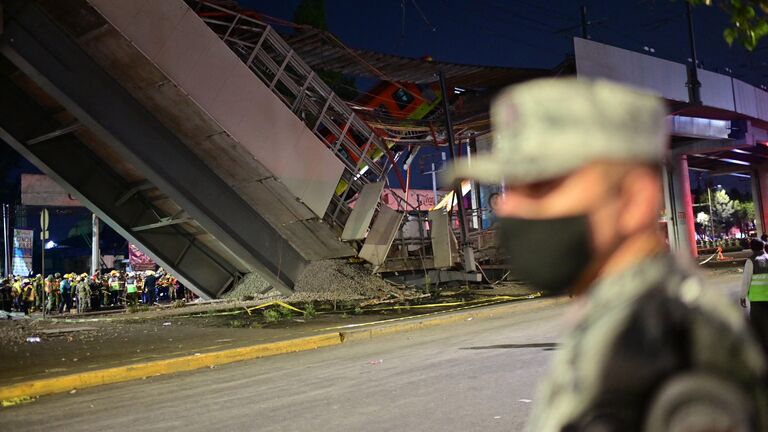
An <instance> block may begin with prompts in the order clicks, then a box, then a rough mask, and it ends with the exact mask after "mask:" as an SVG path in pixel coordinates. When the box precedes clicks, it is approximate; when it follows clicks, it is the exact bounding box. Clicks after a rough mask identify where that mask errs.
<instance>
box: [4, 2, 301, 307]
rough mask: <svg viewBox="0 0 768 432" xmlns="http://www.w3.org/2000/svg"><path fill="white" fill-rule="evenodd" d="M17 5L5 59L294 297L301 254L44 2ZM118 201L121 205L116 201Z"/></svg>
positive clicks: (10, 22)
mask: <svg viewBox="0 0 768 432" xmlns="http://www.w3.org/2000/svg"><path fill="white" fill-rule="evenodd" d="M11 3H13V6H14V11H15V13H14V14H13V16H10V17H9V19H8V20H7V23H6V24H7V26H6V32H5V34H4V35H3V38H2V41H1V47H0V51H1V52H2V53H3V55H5V56H6V57H7V58H9V59H10V60H11V61H12V62H13V63H14V64H15V65H16V66H17V67H19V69H21V70H22V71H23V72H24V73H25V74H27V75H28V76H29V77H30V78H32V79H33V81H35V83H36V84H37V85H38V86H40V87H41V88H42V89H43V90H44V91H46V92H47V93H48V94H49V95H51V96H52V97H54V98H55V99H56V100H57V101H58V102H59V103H60V104H61V105H63V106H64V107H65V108H66V109H67V110H68V111H70V112H71V113H73V114H74V115H75V116H76V117H77V118H78V120H79V121H80V122H81V123H82V124H83V125H84V126H85V127H87V128H88V129H89V130H91V131H92V132H94V133H95V134H96V135H97V136H98V137H99V138H100V140H102V141H103V142H104V143H105V144H106V145H108V146H109V147H110V148H112V149H113V150H114V151H116V152H117V153H118V154H119V155H120V156H121V157H122V158H124V159H125V160H126V161H127V162H128V163H130V164H131V165H132V166H134V167H136V168H137V169H139V170H140V171H141V172H142V174H143V175H144V176H145V177H146V178H147V180H148V181H149V182H151V183H152V184H154V185H155V186H157V187H158V189H159V190H160V191H161V192H162V193H163V194H165V195H167V196H168V197H169V198H170V199H171V200H173V201H174V202H175V203H177V204H178V205H179V206H181V207H182V208H183V209H184V210H185V211H186V213H187V214H188V215H189V216H190V217H191V218H193V219H194V220H195V221H196V222H197V223H198V224H199V225H200V226H202V227H203V228H204V229H205V230H206V231H208V232H209V233H211V234H212V235H213V237H214V238H216V240H217V241H219V242H221V244H222V245H223V246H224V247H225V248H226V249H227V250H229V251H231V252H232V253H233V254H234V255H235V256H237V257H238V258H239V259H241V260H243V261H244V262H246V263H248V265H249V266H250V267H251V268H252V269H253V270H254V271H257V272H258V273H259V274H260V275H261V276H263V277H264V278H265V279H267V280H268V281H269V282H270V283H271V284H272V285H273V286H274V287H275V288H277V289H279V290H281V291H283V292H284V293H289V292H291V291H292V287H293V284H294V281H295V280H296V279H297V278H298V276H299V274H300V273H301V272H302V271H303V269H304V268H305V266H306V265H307V263H306V261H305V260H304V259H303V258H302V257H301V255H300V254H299V253H298V252H297V251H296V250H295V249H294V248H293V247H291V246H290V245H289V244H288V243H287V242H286V241H285V240H284V239H283V238H281V237H280V236H279V234H278V233H277V232H276V231H275V230H274V229H273V228H272V227H271V226H270V225H269V224H268V223H267V222H266V221H265V220H264V219H263V218H262V217H261V216H260V215H259V214H258V213H256V212H255V211H254V210H253V209H252V208H251V207H250V206H249V205H248V204H247V203H246V202H244V201H243V199H242V198H241V197H240V196H239V195H238V194H237V193H236V192H235V191H233V190H232V189H231V188H230V187H229V186H228V185H227V184H226V183H224V181H223V180H222V179H221V178H219V177H218V176H217V175H215V174H214V173H213V172H212V171H211V170H210V169H209V168H208V167H207V166H206V164H205V163H204V162H203V161H202V160H200V159H199V158H198V157H197V156H196V155H195V154H194V153H192V152H191V150H189V148H187V147H186V146H185V144H184V143H183V142H181V141H180V140H179V138H178V137H176V136H175V135H173V133H171V132H170V131H169V130H168V129H167V128H165V127H164V126H163V125H162V124H161V123H160V122H159V121H158V120H157V119H156V118H155V117H154V116H153V115H152V114H151V113H149V112H148V111H147V110H146V108H145V107H143V106H142V105H140V104H139V103H138V102H137V101H136V100H135V99H134V98H133V97H132V96H131V95H130V94H129V93H128V92H127V90H126V89H125V88H123V87H122V86H121V85H120V84H119V83H118V82H116V81H115V80H114V79H113V78H112V77H111V76H109V75H108V74H107V73H106V72H105V71H104V70H103V69H102V68H101V67H100V66H99V65H98V64H96V63H95V62H94V61H93V59H91V58H90V57H88V55H87V54H86V53H84V52H83V51H82V49H80V47H79V46H77V44H76V43H75V42H74V41H72V40H71V38H70V37H69V35H67V34H66V33H64V32H63V31H62V30H61V29H60V28H59V27H58V26H57V25H56V24H55V23H54V22H53V21H52V20H51V18H50V17H49V16H48V15H47V14H45V12H44V11H42V10H41V9H40V6H39V5H37V4H36V3H31V2H22V1H13V2H11ZM52 53H55V54H56V55H52ZM168 161H173V169H168V165H167V164H168ZM69 169H71V168H69ZM125 192H126V191H125V190H124V191H123V193H125ZM119 196H120V195H118V197H119ZM112 200H113V201H112V203H114V202H115V200H116V198H114V197H113V198H112ZM112 205H113V204H112ZM156 221H157V219H156V218H155V219H152V220H150V221H148V222H147V223H152V222H156ZM130 226H135V224H131V225H130ZM150 232H154V231H150ZM148 249H149V248H148Z"/></svg>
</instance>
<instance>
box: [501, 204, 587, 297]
mask: <svg viewBox="0 0 768 432" xmlns="http://www.w3.org/2000/svg"><path fill="white" fill-rule="evenodd" d="M499 231H500V236H499V246H500V247H501V250H502V252H503V253H504V256H505V257H507V264H508V266H509V270H510V274H511V275H512V276H513V277H515V278H516V279H519V280H521V281H523V282H528V283H530V284H531V285H533V287H534V288H536V289H540V290H542V291H544V292H547V293H550V294H554V293H562V292H565V291H566V290H568V289H569V288H571V287H572V286H573V284H575V283H576V282H577V281H578V279H579V278H580V277H581V276H583V275H584V271H585V270H586V268H587V266H589V264H590V263H591V262H592V258H593V256H594V251H593V250H592V240H591V238H592V237H591V230H590V227H589V220H588V218H587V216H586V215H582V216H573V217H565V218H558V219H541V220H539V219H518V218H500V219H499Z"/></svg>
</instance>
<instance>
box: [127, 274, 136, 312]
mask: <svg viewBox="0 0 768 432" xmlns="http://www.w3.org/2000/svg"><path fill="white" fill-rule="evenodd" d="M125 292H126V294H125V297H126V302H127V303H128V305H129V306H133V305H135V304H136V299H137V295H138V294H137V293H138V286H137V283H136V275H135V274H134V273H133V272H130V273H128V274H127V276H126V278H125Z"/></svg>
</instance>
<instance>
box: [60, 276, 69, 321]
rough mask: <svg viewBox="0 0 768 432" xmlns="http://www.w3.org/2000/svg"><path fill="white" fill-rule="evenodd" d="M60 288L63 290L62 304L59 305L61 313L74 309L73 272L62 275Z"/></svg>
mask: <svg viewBox="0 0 768 432" xmlns="http://www.w3.org/2000/svg"><path fill="white" fill-rule="evenodd" d="M59 290H60V292H61V304H60V305H59V313H63V312H64V311H67V312H69V311H71V310H72V273H67V274H65V275H64V277H62V279H61V282H60V283H59Z"/></svg>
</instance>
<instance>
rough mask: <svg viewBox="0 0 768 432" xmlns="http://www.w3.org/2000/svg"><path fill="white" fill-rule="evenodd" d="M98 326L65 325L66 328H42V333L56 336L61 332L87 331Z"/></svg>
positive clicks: (93, 329)
mask: <svg viewBox="0 0 768 432" xmlns="http://www.w3.org/2000/svg"><path fill="white" fill-rule="evenodd" d="M96 330H97V329H96V327H64V328H54V329H48V330H40V331H39V333H40V334H44V335H49V336H55V335H59V334H64V333H77V332H87V331H96Z"/></svg>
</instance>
